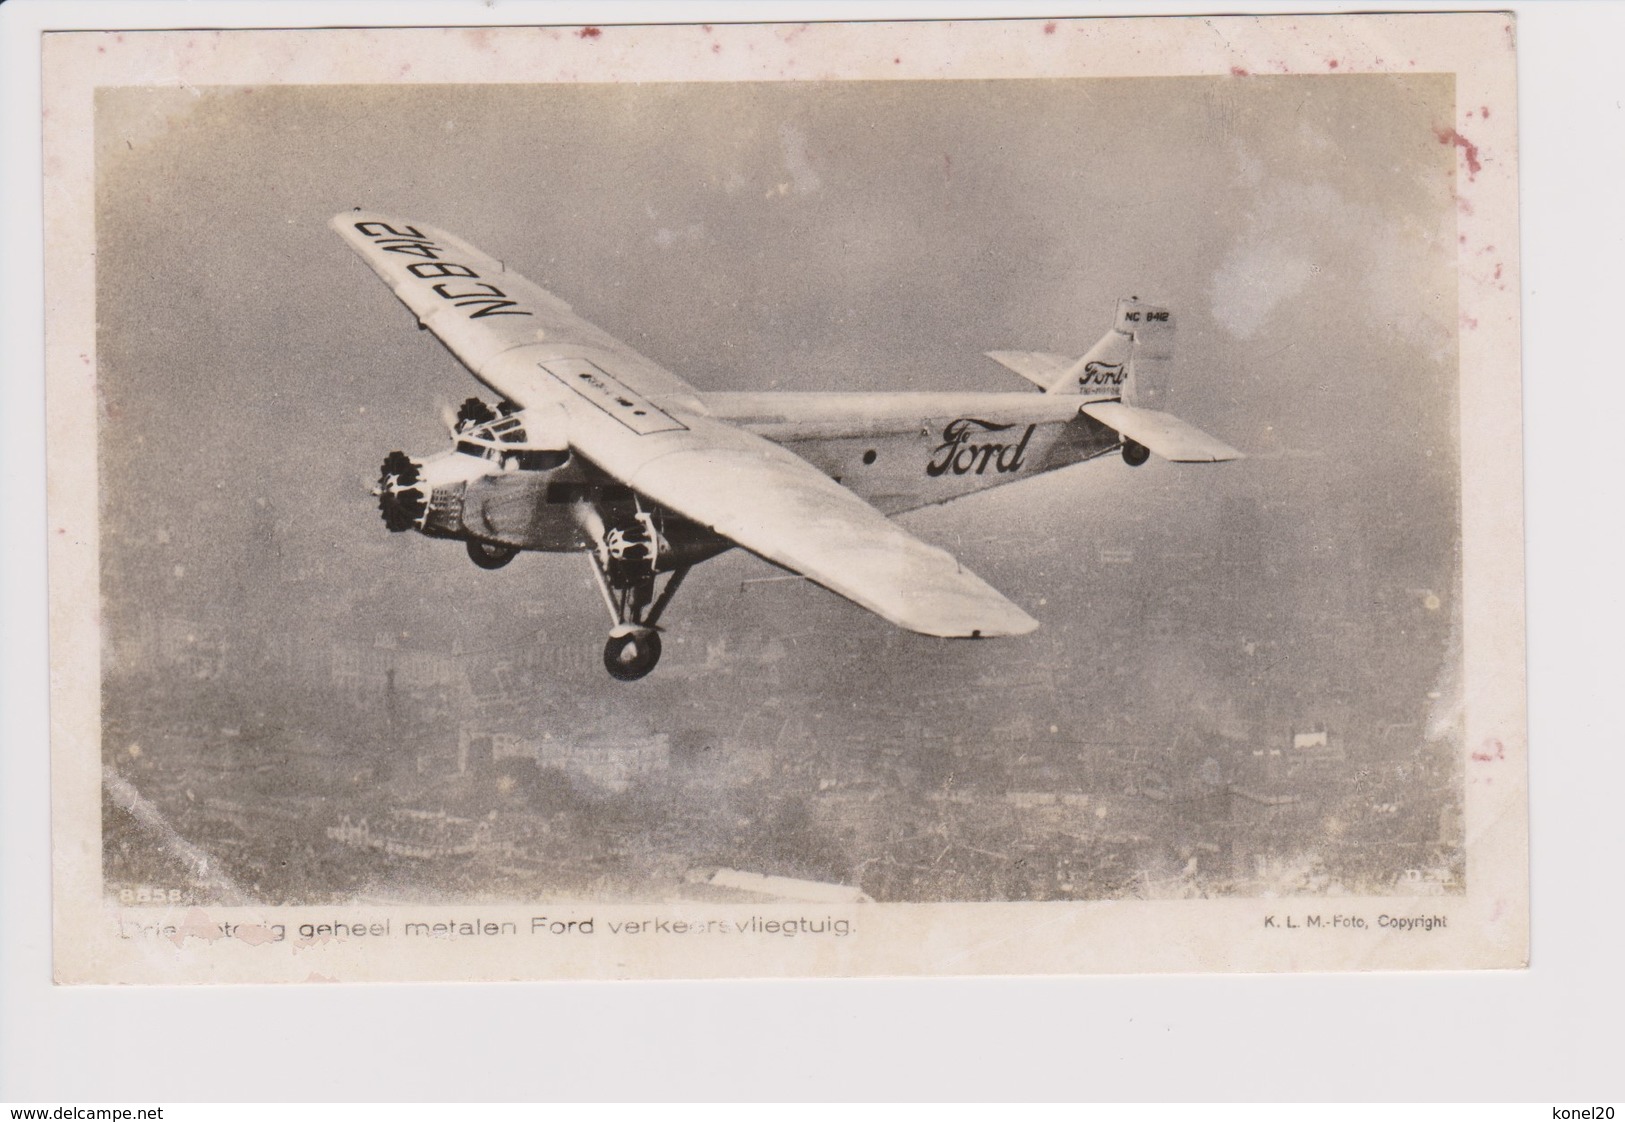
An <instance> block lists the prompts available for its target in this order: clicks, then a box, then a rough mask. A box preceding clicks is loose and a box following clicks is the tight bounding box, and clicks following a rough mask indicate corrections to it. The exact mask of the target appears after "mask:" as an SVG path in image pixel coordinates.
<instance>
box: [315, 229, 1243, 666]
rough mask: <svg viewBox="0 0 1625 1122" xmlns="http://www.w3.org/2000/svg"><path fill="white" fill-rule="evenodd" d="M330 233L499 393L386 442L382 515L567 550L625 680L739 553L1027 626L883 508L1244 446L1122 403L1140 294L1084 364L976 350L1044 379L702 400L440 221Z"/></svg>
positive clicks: (648, 661) (1162, 327) (498, 560)
mask: <svg viewBox="0 0 1625 1122" xmlns="http://www.w3.org/2000/svg"><path fill="white" fill-rule="evenodd" d="M331 225H332V227H333V229H334V230H335V231H337V233H338V234H339V236H341V237H342V238H343V239H344V240H345V241H346V242H348V243H349V244H350V246H351V247H353V248H354V249H355V250H356V252H357V253H359V254H360V255H361V257H362V258H363V259H364V260H365V261H366V262H367V264H368V265H370V266H371V267H372V270H373V271H374V272H375V273H377V274H378V275H379V276H380V277H382V278H383V279H384V281H385V283H387V284H388V285H389V286H390V288H391V289H393V290H394V292H395V295H396V296H397V297H399V299H400V301H401V302H402V303H403V304H405V305H406V306H407V308H409V309H410V310H411V312H412V314H413V315H414V316H416V317H417V321H418V326H419V327H420V328H424V329H427V330H429V331H432V332H433V333H434V334H435V335H436V336H437V337H438V338H439V339H440V341H441V342H443V343H444V344H445V345H446V347H447V348H448V349H449V350H450V351H451V352H452V354H454V355H455V356H456V357H457V358H458V359H459V360H461V361H462V363H463V364H464V365H465V366H467V367H468V369H469V371H470V372H471V373H472V374H473V375H474V377H475V378H477V379H479V381H481V382H482V383H484V384H485V385H486V386H488V387H490V389H491V390H493V391H495V393H497V394H499V395H500V399H499V400H498V401H497V402H496V403H494V404H488V403H486V402H485V401H483V400H481V399H479V398H470V399H469V400H468V401H466V402H464V404H463V407H462V409H461V410H459V412H458V414H457V417H456V420H455V421H454V422H453V423H452V427H453V430H454V431H453V432H452V434H451V440H452V443H451V447H450V448H449V449H446V450H443V451H441V452H439V453H438V454H435V455H429V456H424V457H422V458H413V457H409V456H407V455H406V454H405V453H403V452H391V453H390V454H389V456H388V457H387V458H386V459H385V460H384V465H383V472H382V474H381V476H380V478H379V480H378V486H377V488H376V491H375V493H376V494H377V496H378V503H379V507H380V508H381V510H382V511H383V516H384V523H385V525H387V526H388V527H389V529H390V530H393V531H405V530H416V531H418V532H419V533H422V534H426V535H428V536H430V537H436V538H451V539H454V540H458V541H462V542H464V543H466V546H467V549H468V555H469V557H470V558H471V559H472V560H473V561H474V563H475V564H476V565H479V566H480V567H481V568H485V569H497V568H501V567H502V566H503V565H506V564H507V563H508V562H509V561H511V560H513V558H514V557H515V556H516V555H517V554H518V553H519V552H520V551H521V550H540V551H545V552H569V551H579V552H582V553H585V554H586V555H587V557H588V558H589V560H590V561H591V564H592V572H593V575H594V577H595V578H596V580H597V584H598V588H599V591H600V592H601V593H602V594H603V598H604V604H605V606H606V607H607V608H608V609H609V614H610V618H611V620H612V627H611V630H610V633H609V641H608V642H607V643H606V644H605V646H604V666H605V667H606V668H607V669H608V670H609V672H610V674H611V675H613V676H614V677H616V678H618V679H621V680H623V681H632V680H635V679H638V678H641V677H643V676H644V675H646V674H648V673H649V671H651V670H653V669H654V666H655V663H656V662H658V661H659V659H660V620H661V618H662V616H663V615H664V613H665V611H666V609H667V607H668V606H669V605H670V604H671V601H672V597H673V596H674V595H675V594H676V592H677V589H678V587H679V586H680V585H681V584H682V582H683V578H684V577H686V576H687V575H688V571H689V570H690V569H691V568H693V567H694V566H695V565H697V564H699V563H700V562H701V561H704V560H706V559H708V558H711V557H715V556H717V555H718V554H720V553H723V552H725V551H726V550H729V549H732V548H734V547H736V546H737V547H739V548H742V549H745V550H748V551H749V552H751V553H754V554H756V555H757V556H759V557H761V558H763V559H765V560H767V561H769V562H772V563H773V564H775V565H778V566H781V567H782V568H784V569H787V570H789V571H790V572H792V573H795V574H799V575H800V576H803V577H806V578H807V579H809V580H811V581H813V582H815V583H817V584H819V585H822V586H823V587H824V588H827V589H829V590H830V591H832V592H835V593H837V594H839V595H841V596H844V597H845V598H846V599H848V600H850V601H852V602H853V603H855V604H857V605H859V606H860V607H863V608H867V609H868V610H869V611H871V612H873V613H875V614H876V615H878V616H880V617H882V618H884V619H886V620H889V621H891V622H892V623H894V624H896V625H897V626H899V627H904V628H907V629H908V630H910V631H916V632H919V633H921V634H924V635H936V636H943V637H948V638H965V639H977V638H992V637H994V636H1007V635H1021V634H1025V633H1026V632H1029V631H1031V630H1033V629H1034V628H1036V627H1037V626H1038V622H1037V621H1036V620H1034V619H1033V618H1032V617H1031V616H1029V615H1028V614H1027V613H1026V612H1024V611H1022V610H1021V609H1020V608H1019V607H1017V606H1016V605H1015V604H1013V603H1011V602H1010V601H1009V600H1007V599H1005V598H1004V596H1002V595H1000V594H999V593H998V592H997V591H996V590H994V589H993V588H992V587H991V586H990V585H988V584H987V583H985V582H984V581H982V580H981V579H980V578H979V577H977V576H975V575H974V574H972V573H971V572H970V571H969V570H967V569H966V568H965V567H964V566H962V565H960V564H959V562H958V561H956V560H955V559H954V558H953V557H952V556H950V555H949V554H948V553H946V552H944V551H943V550H941V549H938V548H936V547H935V546H931V545H927V544H926V543H924V542H922V541H920V540H919V539H918V538H916V537H914V536H913V535H912V534H910V533H908V532H907V531H906V530H904V529H903V528H901V527H900V526H898V525H897V524H895V523H894V522H892V521H891V520H890V519H889V518H888V515H894V514H898V513H901V512H903V511H908V510H914V509H917V508H919V507H924V506H929V505H931V504H934V503H942V502H946V501H948V500H949V499H954V498H958V497H960V496H962V495H967V494H971V493H972V492H976V491H981V490H985V489H987V488H989V487H996V486H999V485H1000V484H1004V483H1013V482H1016V481H1018V480H1022V479H1028V478H1031V477H1032V476H1035V475H1040V474H1042V473H1044V472H1048V471H1054V470H1055V469H1057V468H1062V467H1067V466H1070V465H1072V464H1078V463H1082V462H1084V461H1086V460H1092V459H1096V458H1098V457H1101V456H1105V455H1108V454H1110V453H1113V452H1117V453H1120V455H1121V456H1122V459H1123V460H1124V461H1125V462H1127V463H1128V464H1129V465H1131V466H1138V465H1140V464H1143V463H1144V462H1145V461H1146V459H1147V457H1149V456H1150V455H1151V454H1152V453H1156V454H1157V455H1159V456H1162V457H1164V458H1165V459H1169V460H1176V461H1182V462H1192V461H1202V462H1210V461H1218V460H1233V459H1237V458H1238V457H1239V456H1240V453H1238V452H1236V451H1235V450H1234V449H1232V448H1230V447H1229V446H1228V445H1226V444H1224V443H1222V442H1220V441H1218V440H1216V439H1214V438H1213V437H1211V436H1208V435H1207V434H1205V433H1203V432H1200V431H1198V430H1197V429H1195V428H1193V427H1192V426H1190V425H1188V424H1186V423H1185V422H1183V421H1180V420H1178V419H1177V418H1175V417H1172V416H1170V415H1168V414H1167V413H1163V412H1158V411H1156V410H1152V409H1148V408H1145V407H1144V404H1143V403H1142V404H1138V405H1137V404H1135V400H1136V398H1135V364H1136V362H1137V361H1142V360H1147V359H1166V357H1167V355H1168V345H1169V339H1170V338H1171V333H1172V329H1173V323H1172V320H1171V319H1170V317H1169V314H1168V312H1167V311H1165V310H1163V309H1161V308H1155V307H1152V306H1149V305H1147V304H1142V303H1140V302H1139V301H1138V300H1134V299H1129V300H1123V301H1119V303H1118V305H1117V316H1116V321H1115V322H1114V323H1113V325H1112V328H1111V330H1110V331H1108V332H1107V333H1106V335H1105V337H1104V338H1102V339H1101V340H1100V341H1099V342H1098V343H1096V344H1095V345H1094V346H1093V347H1092V348H1090V349H1089V350H1088V351H1087V352H1086V353H1085V354H1083V355H1082V356H1080V357H1077V358H1072V357H1068V356H1063V355H1054V354H1039V353H1034V352H1028V351H993V352H989V353H988V357H990V358H992V359H994V360H996V361H998V362H1000V363H1002V364H1003V365H1005V366H1007V367H1009V368H1010V369H1011V370H1014V371H1015V372H1016V373H1018V374H1020V375H1022V376H1024V377H1026V378H1028V379H1030V380H1031V381H1033V382H1035V383H1037V384H1038V386H1039V387H1040V388H1041V390H1042V392H1040V393H1033V392H1019V393H1001V392H995V393H974V392H973V393H965V392H941V393H933V392H925V393H920V392H908V393H872V392H862V393H857V392H854V393H709V392H705V391H702V390H698V389H696V388H695V387H693V386H691V385H689V384H688V383H687V382H684V381H683V380H681V379H680V378H678V377H676V376H675V375H673V374H672V373H671V372H669V371H667V370H665V369H663V368H662V367H660V366H659V365H657V364H656V363H654V362H651V361H650V360H649V359H647V358H645V357H644V356H643V355H640V354H638V353H637V352H636V351H635V350H633V349H632V348H631V347H629V346H627V345H626V344H625V343H622V342H620V341H618V340H616V339H613V338H611V337H610V336H608V335H607V334H605V333H604V332H603V331H601V330H599V329H598V328H596V327H594V326H593V325H592V324H590V323H588V322H587V321H586V320H584V319H582V318H581V317H579V316H577V315H576V314H575V313H574V312H573V311H571V309H570V305H568V304H566V303H565V302H564V301H563V300H560V299H559V298H558V297H556V296H554V295H552V294H551V293H548V292H546V291H544V290H543V289H541V288H539V287H537V286H536V285H534V284H532V283H530V282H529V281H527V280H525V279H524V278H523V277H520V276H518V275H517V274H515V273H513V272H510V271H509V270H508V269H507V268H506V266H505V265H504V264H503V263H502V262H501V261H498V260H497V259H495V258H493V257H490V256H488V255H487V254H485V253H482V252H480V251H479V250H477V249H475V248H474V247H473V246H471V245H469V244H468V243H466V242H464V241H461V240H459V239H457V238H455V237H453V236H451V235H450V234H447V233H445V232H443V231H440V230H437V229H434V228H433V227H430V226H424V225H422V224H416V223H407V222H403V221H401V220H400V219H396V218H390V217H387V216H384V215H381V214H368V213H362V212H360V211H352V212H345V213H343V214H340V215H338V216H337V217H335V218H334V219H333V221H332V223H331Z"/></svg>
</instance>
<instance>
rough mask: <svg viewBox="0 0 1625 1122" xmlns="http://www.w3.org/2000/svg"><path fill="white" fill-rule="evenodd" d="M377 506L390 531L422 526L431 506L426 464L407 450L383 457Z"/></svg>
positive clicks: (377, 492) (399, 531) (395, 531)
mask: <svg viewBox="0 0 1625 1122" xmlns="http://www.w3.org/2000/svg"><path fill="white" fill-rule="evenodd" d="M376 494H377V495H378V510H379V512H380V513H381V514H383V516H384V525H385V526H387V527H388V528H389V530H390V532H391V533H394V534H398V533H401V532H402V531H404V530H410V529H413V528H414V527H419V526H422V524H423V517H424V515H425V514H426V513H428V510H429V496H428V490H427V488H426V487H425V486H424V484H423V465H422V464H421V463H419V462H418V461H417V460H414V459H412V458H411V457H410V456H408V455H407V454H406V453H405V452H391V453H390V454H389V455H387V456H385V457H384V466H383V469H382V470H381V471H380V472H379V474H378V487H377V490H376Z"/></svg>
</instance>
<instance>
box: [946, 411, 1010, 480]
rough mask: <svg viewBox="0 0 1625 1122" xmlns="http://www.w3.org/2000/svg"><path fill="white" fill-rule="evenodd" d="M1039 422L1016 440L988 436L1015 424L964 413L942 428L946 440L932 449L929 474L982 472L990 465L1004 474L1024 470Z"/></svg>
mask: <svg viewBox="0 0 1625 1122" xmlns="http://www.w3.org/2000/svg"><path fill="white" fill-rule="evenodd" d="M1037 427H1038V426H1037V425H1028V426H1027V431H1026V432H1024V433H1022V434H1021V439H1020V440H1018V441H1015V442H1013V443H1012V442H1010V441H1008V440H997V441H995V440H987V439H985V438H986V437H987V436H989V435H990V434H992V433H999V432H1007V431H1009V430H1010V429H1013V428H1015V426H1014V425H996V424H994V423H993V422H991V421H979V420H977V419H976V418H975V417H960V418H959V419H958V420H957V421H949V422H948V424H947V426H946V427H944V428H943V430H942V443H941V444H939V445H937V446H936V448H935V449H933V450H932V452H931V462H930V463H928V464H926V465H925V474H926V475H929V476H930V477H931V478H933V479H935V478H936V477H937V476H939V475H945V474H947V473H948V472H950V471H951V472H953V473H954V474H955V475H967V474H969V473H971V472H975V473H976V474H977V475H981V474H982V473H983V472H985V471H987V468H988V465H989V464H992V465H993V470H994V471H997V472H999V473H1000V474H1003V473H1005V472H1012V471H1020V470H1021V457H1022V455H1023V453H1025V452H1026V451H1027V442H1028V441H1029V440H1031V439H1032V437H1033V429H1035V428H1037Z"/></svg>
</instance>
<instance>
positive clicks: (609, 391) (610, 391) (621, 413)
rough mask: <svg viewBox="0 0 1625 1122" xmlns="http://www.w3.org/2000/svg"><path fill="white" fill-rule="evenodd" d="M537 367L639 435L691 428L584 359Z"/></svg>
mask: <svg viewBox="0 0 1625 1122" xmlns="http://www.w3.org/2000/svg"><path fill="white" fill-rule="evenodd" d="M536 365H538V366H539V367H541V368H542V370H543V371H545V372H546V373H548V374H551V375H552V376H553V377H555V378H557V379H558V380H559V381H560V382H562V383H564V385H566V386H568V387H569V388H570V390H571V391H572V392H573V393H575V394H576V395H578V396H579V397H581V398H583V399H585V400H586V401H588V402H590V403H592V404H593V405H595V406H597V407H598V408H599V409H602V410H603V411H604V412H605V413H608V414H609V415H610V416H611V417H614V418H615V419H616V420H617V421H619V422H621V424H623V425H625V426H626V427H627V428H629V429H631V430H632V431H633V432H635V433H637V434H638V435H639V436H649V435H651V434H652V433H657V432H676V431H679V430H684V429H687V428H688V426H687V425H685V424H683V422H681V421H679V420H678V419H677V418H675V417H673V416H672V415H671V414H670V413H667V412H666V411H665V410H663V409H661V408H660V407H659V406H657V405H655V404H654V402H652V401H650V400H649V399H648V398H646V397H644V396H643V395H642V394H640V393H638V392H637V391H635V390H633V389H630V388H628V387H627V386H626V385H625V384H623V383H622V382H620V381H618V380H616V378H615V377H614V376H613V375H611V374H608V373H606V372H605V371H604V369H603V368H602V367H600V366H599V365H598V364H597V363H595V362H589V361H588V360H587V359H584V358H558V359H549V360H548V361H547V362H539V363H537V364H536Z"/></svg>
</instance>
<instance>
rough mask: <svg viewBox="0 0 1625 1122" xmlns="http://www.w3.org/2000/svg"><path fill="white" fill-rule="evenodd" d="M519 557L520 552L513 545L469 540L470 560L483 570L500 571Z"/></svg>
mask: <svg viewBox="0 0 1625 1122" xmlns="http://www.w3.org/2000/svg"><path fill="white" fill-rule="evenodd" d="M518 555H519V550H518V549H516V548H515V547H514V546H511V545H498V544H497V543H495V542H482V541H476V540H475V539H473V538H470V539H469V540H468V559H469V560H470V561H472V562H474V564H476V565H478V566H479V567H480V568H482V569H500V568H502V566H504V565H506V564H507V563H508V562H509V561H512V560H513V559H514V558H515V557H517V556H518Z"/></svg>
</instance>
